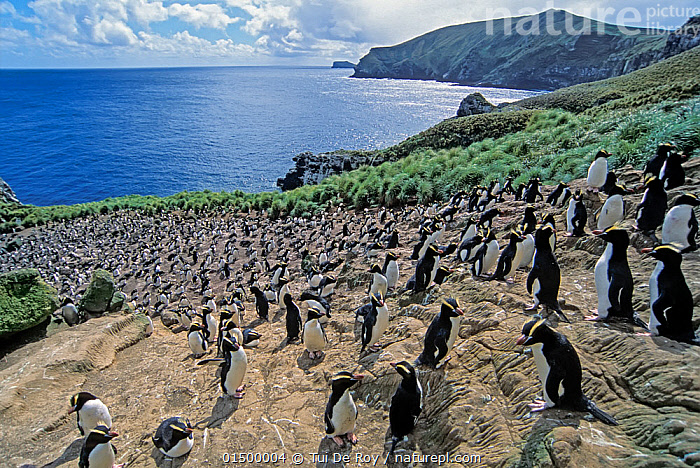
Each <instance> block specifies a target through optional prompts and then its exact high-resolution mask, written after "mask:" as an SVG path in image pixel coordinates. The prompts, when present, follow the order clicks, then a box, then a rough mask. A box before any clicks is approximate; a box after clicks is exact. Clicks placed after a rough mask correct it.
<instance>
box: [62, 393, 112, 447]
mask: <svg viewBox="0 0 700 468" xmlns="http://www.w3.org/2000/svg"><path fill="white" fill-rule="evenodd" d="M70 406H71V409H70V411H68V414H70V413H76V414H77V420H78V430H79V431H80V435H81V436H84V435H85V434H87V433H89V432H90V431H91V430H93V429H94V428H95V427H97V426H98V425H99V424H100V423H102V424H105V425H107V426H109V427H112V416H110V414H109V410H108V409H107V405H105V404H104V403H102V401H101V400H100V399H99V398H97V397H96V396H95V395H93V394H92V393H90V392H80V393H76V394H75V395H73V396H72V397H71V398H70Z"/></svg>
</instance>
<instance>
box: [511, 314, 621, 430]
mask: <svg viewBox="0 0 700 468" xmlns="http://www.w3.org/2000/svg"><path fill="white" fill-rule="evenodd" d="M516 344H517V345H520V346H530V348H531V349H532V355H533V356H534V358H535V365H536V366H537V373H538V374H539V377H540V381H541V382H542V388H543V392H544V401H542V400H536V401H535V402H534V403H531V404H529V406H530V408H531V410H532V411H533V412H536V411H542V410H545V409H547V408H562V409H569V410H573V411H588V412H589V413H591V414H592V415H593V416H594V417H596V418H597V419H599V420H601V421H603V422H604V423H606V424H610V425H612V426H617V425H618V422H617V421H616V420H615V418H613V417H612V416H610V415H609V414H608V413H606V412H604V411H602V410H601V409H599V408H598V407H597V406H596V404H595V403H593V401H591V399H590V398H588V397H586V396H585V395H584V394H583V391H582V390H581V378H582V374H583V372H582V370H581V361H580V360H579V357H578V354H577V353H576V350H575V349H574V347H573V346H572V345H571V343H570V342H569V340H568V339H567V338H566V336H564V335H562V334H561V333H558V332H556V331H554V330H552V329H551V328H549V327H548V326H547V324H546V321H545V319H542V318H535V319H533V320H530V321H529V322H526V323H525V325H523V330H522V335H521V336H520V338H518V340H517V341H516Z"/></svg>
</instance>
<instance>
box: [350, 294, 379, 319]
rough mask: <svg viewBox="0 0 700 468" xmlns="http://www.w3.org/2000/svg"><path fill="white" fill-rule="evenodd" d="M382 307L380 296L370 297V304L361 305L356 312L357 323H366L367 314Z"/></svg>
mask: <svg viewBox="0 0 700 468" xmlns="http://www.w3.org/2000/svg"><path fill="white" fill-rule="evenodd" d="M381 306H382V305H381V298H380V297H379V296H378V295H373V296H370V302H369V304H364V305H361V306H360V307H358V308H357V310H355V321H357V322H360V323H362V322H364V321H365V317H367V314H369V312H370V311H371V310H372V308H379V307H381Z"/></svg>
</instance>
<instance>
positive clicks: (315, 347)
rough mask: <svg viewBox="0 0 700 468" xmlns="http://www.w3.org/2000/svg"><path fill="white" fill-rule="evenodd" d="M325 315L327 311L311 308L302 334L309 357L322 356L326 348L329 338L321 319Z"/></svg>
mask: <svg viewBox="0 0 700 468" xmlns="http://www.w3.org/2000/svg"><path fill="white" fill-rule="evenodd" d="M324 315H325V313H324V312H323V311H322V310H321V309H317V308H315V307H310V308H309V312H308V316H307V319H306V323H305V324H304V330H303V331H302V334H301V342H302V343H304V346H305V347H306V350H307V351H308V352H309V359H316V358H317V357H319V358H320V357H321V356H323V350H324V349H326V343H328V338H327V337H326V331H325V330H324V329H323V325H321V322H320V321H319V319H320V318H321V317H323V316H324Z"/></svg>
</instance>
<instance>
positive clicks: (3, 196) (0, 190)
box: [0, 178, 20, 203]
mask: <svg viewBox="0 0 700 468" xmlns="http://www.w3.org/2000/svg"><path fill="white" fill-rule="evenodd" d="M0 203H20V201H19V198H17V195H15V192H13V191H12V188H11V187H10V185H9V184H8V183H7V182H5V181H4V180H2V178H0Z"/></svg>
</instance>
